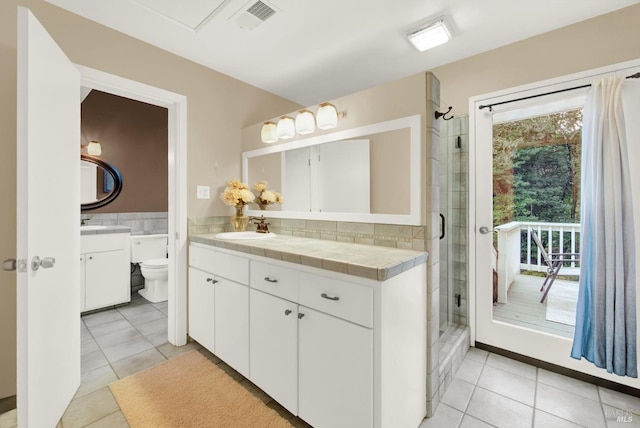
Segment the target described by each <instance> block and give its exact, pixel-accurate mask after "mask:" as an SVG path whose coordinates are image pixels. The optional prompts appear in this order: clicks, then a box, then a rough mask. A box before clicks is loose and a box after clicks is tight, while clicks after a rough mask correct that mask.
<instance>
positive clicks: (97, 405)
mask: <svg viewBox="0 0 640 428" xmlns="http://www.w3.org/2000/svg"><path fill="white" fill-rule="evenodd" d="M117 410H119V407H118V404H117V403H116V400H115V399H114V398H113V395H111V392H110V391H109V388H102V389H100V390H98V391H96V392H93V393H91V394H88V395H85V396H83V397H80V398H77V399H75V400H73V401H72V402H71V404H69V407H68V408H67V411H66V412H65V413H64V415H63V416H62V426H63V427H64V428H81V427H84V426H86V425H88V424H90V423H92V422H95V421H97V420H99V419H102V418H103V417H105V416H107V415H110V414H111V413H114V412H116V411H117Z"/></svg>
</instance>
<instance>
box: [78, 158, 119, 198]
mask: <svg viewBox="0 0 640 428" xmlns="http://www.w3.org/2000/svg"><path fill="white" fill-rule="evenodd" d="M121 190H122V176H121V175H120V171H118V170H117V169H116V168H115V167H114V166H112V165H110V164H108V163H107V162H105V161H103V160H102V159H99V158H97V157H94V156H90V155H85V154H81V155H80V209H81V210H82V211H85V210H93V209H96V208H100V207H103V206H105V205H107V204H109V203H111V202H112V201H113V200H114V199H115V198H117V197H118V195H119V194H120V191H121Z"/></svg>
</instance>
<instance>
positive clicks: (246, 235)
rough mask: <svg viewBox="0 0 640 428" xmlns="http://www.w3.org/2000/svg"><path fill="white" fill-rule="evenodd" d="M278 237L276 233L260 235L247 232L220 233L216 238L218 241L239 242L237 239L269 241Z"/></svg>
mask: <svg viewBox="0 0 640 428" xmlns="http://www.w3.org/2000/svg"><path fill="white" fill-rule="evenodd" d="M274 236H276V234H275V233H271V232H269V233H258V232H254V231H246V232H224V233H218V234H217V235H216V238H218V239H229V240H237V239H269V238H273V237H274Z"/></svg>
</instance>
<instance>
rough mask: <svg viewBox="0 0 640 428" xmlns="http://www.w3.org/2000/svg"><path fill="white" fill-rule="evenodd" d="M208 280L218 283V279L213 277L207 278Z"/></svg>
mask: <svg viewBox="0 0 640 428" xmlns="http://www.w3.org/2000/svg"><path fill="white" fill-rule="evenodd" d="M207 282H210V283H212V284H217V283H218V280H217V279H213V278H207Z"/></svg>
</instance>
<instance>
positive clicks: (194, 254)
mask: <svg viewBox="0 0 640 428" xmlns="http://www.w3.org/2000/svg"><path fill="white" fill-rule="evenodd" d="M189 265H190V267H189V327H188V329H189V335H190V336H191V337H192V338H193V339H195V340H197V341H198V342H199V343H200V344H201V345H202V346H204V347H205V348H207V349H208V350H209V351H211V352H213V353H215V354H216V355H217V356H218V357H220V358H221V359H222V360H224V361H225V362H226V363H227V364H229V365H230V366H231V367H233V368H234V369H236V370H237V371H238V372H240V373H241V374H243V375H244V376H247V377H248V376H249V288H248V281H249V280H248V278H249V261H248V260H247V259H246V258H244V257H239V256H235V255H232V254H228V253H223V252H219V251H214V250H213V249H211V248H206V247H201V246H197V245H191V246H190V247H189Z"/></svg>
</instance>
